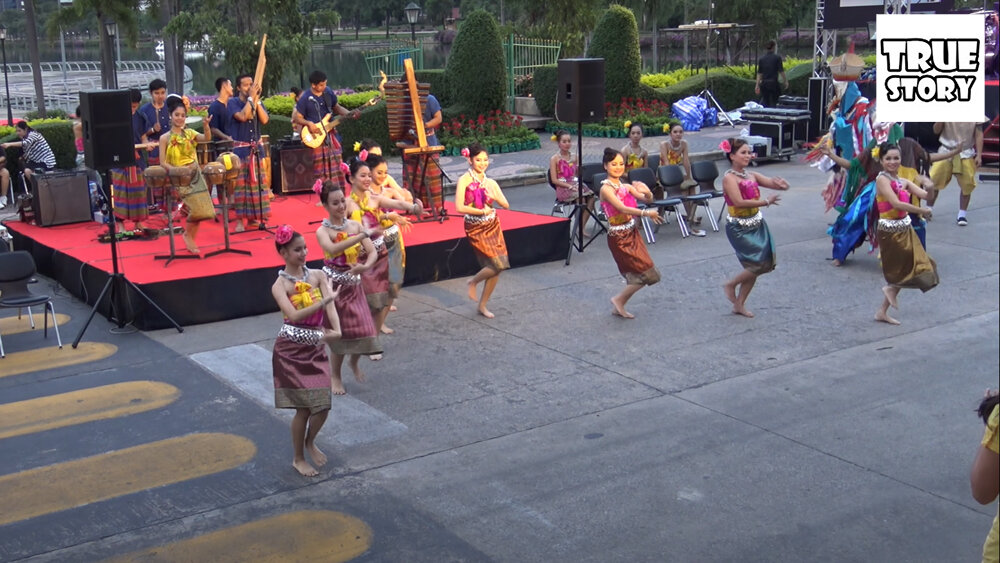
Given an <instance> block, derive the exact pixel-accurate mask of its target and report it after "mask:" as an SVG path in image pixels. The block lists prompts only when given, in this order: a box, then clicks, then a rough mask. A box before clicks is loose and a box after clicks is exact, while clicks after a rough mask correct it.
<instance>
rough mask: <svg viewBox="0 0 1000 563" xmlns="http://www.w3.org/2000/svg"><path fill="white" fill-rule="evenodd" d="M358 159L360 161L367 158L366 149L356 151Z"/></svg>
mask: <svg viewBox="0 0 1000 563" xmlns="http://www.w3.org/2000/svg"><path fill="white" fill-rule="evenodd" d="M358 160H360V161H361V162H364V161H366V160H368V151H366V150H365V149H361V152H359V153H358Z"/></svg>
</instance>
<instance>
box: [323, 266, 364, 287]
mask: <svg viewBox="0 0 1000 563" xmlns="http://www.w3.org/2000/svg"><path fill="white" fill-rule="evenodd" d="M323 273H324V274H326V277H328V278H330V281H332V282H333V283H339V284H340V285H358V284H359V283H361V276H360V275H359V274H352V273H350V272H338V271H337V270H334V269H333V268H331V267H329V266H323Z"/></svg>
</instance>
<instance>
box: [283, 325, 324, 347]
mask: <svg viewBox="0 0 1000 563" xmlns="http://www.w3.org/2000/svg"><path fill="white" fill-rule="evenodd" d="M278 337H279V338H285V339H287V340H291V341H292V342H294V343H296V344H307V345H310V346H319V344H320V342H322V339H323V331H322V330H316V329H313V328H302V327H300V326H295V325H289V324H285V325H281V330H279V331H278Z"/></svg>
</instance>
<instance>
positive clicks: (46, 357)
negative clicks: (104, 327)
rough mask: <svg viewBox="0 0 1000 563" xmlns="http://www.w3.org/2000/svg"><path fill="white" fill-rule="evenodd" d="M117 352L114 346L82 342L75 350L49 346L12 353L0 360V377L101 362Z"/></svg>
mask: <svg viewBox="0 0 1000 563" xmlns="http://www.w3.org/2000/svg"><path fill="white" fill-rule="evenodd" d="M7 348H8V349H9V348H10V347H9V346H8V347H7ZM117 351H118V347H117V346H115V345H114V344H108V343H106V342H82V343H81V344H80V347H79V348H76V349H74V348H72V347H71V346H69V345H67V346H64V347H63V348H62V349H61V350H60V349H59V347H58V346H49V347H48V348H35V349H33V350H25V351H23V352H14V353H11V354H7V357H6V358H2V359H0V377H7V376H9V375H19V374H22V373H30V372H33V371H42V370H45V369H53V368H61V367H63V366H72V365H76V364H82V363H86V362H95V361H97V360H103V359H104V358H107V357H108V356H110V355H111V354H114V353H115V352H117Z"/></svg>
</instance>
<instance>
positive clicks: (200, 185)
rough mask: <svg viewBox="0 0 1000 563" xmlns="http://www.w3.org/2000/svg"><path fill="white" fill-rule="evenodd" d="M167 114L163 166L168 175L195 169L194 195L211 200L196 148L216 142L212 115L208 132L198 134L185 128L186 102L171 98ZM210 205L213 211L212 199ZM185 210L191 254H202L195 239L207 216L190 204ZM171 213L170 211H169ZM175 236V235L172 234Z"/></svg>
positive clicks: (162, 139)
mask: <svg viewBox="0 0 1000 563" xmlns="http://www.w3.org/2000/svg"><path fill="white" fill-rule="evenodd" d="M167 111H168V112H169V113H170V132H169V134H166V135H162V136H161V137H160V154H161V155H164V156H163V158H161V162H160V164H161V166H163V167H164V168H166V169H167V172H170V169H171V168H174V167H180V166H183V167H188V168H191V169H192V170H193V176H192V180H191V190H190V191H191V193H192V194H194V195H198V194H202V195H204V197H209V196H208V186H206V185H205V179H204V178H203V177H202V175H201V171H200V170H199V169H198V161H197V158H196V152H195V147H196V146H197V143H198V142H205V141H211V140H212V129H211V124H212V116H209V117H208V118H207V119H205V120H204V121H203V128H204V130H205V132H204V133H198V132H197V131H195V130H194V129H186V128H185V127H184V124H185V122H186V120H187V108H186V107H185V106H184V102H183V100H181V99H180V98H175V97H171V98H170V99H168V100H167ZM208 203H209V207H210V208H211V198H209V199H208ZM185 207H187V208H188V219H187V224H186V225H185V228H184V245H185V246H186V247H187V249H188V252H190V253H192V254H200V253H201V251H200V250H199V249H198V246H197V245H196V244H195V236H196V235H197V234H198V224H199V223H200V222H201V221H202V220H203V219H204V217H200V216H198V215H196V214H193V213H191V209H190V208H191V205H190V204H189V203H188V202H187V201H185ZM213 211H214V210H213ZM169 212H170V210H168V213H169ZM171 236H173V234H172V233H171Z"/></svg>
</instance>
